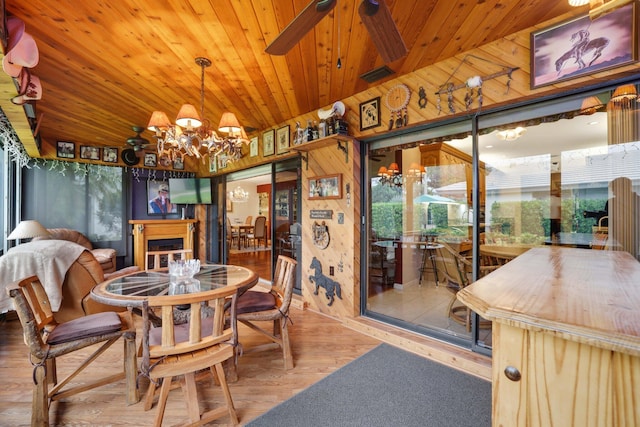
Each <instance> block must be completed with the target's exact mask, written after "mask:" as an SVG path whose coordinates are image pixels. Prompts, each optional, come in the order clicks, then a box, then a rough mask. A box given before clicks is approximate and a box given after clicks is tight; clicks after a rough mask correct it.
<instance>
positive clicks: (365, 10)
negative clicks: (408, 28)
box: [358, 0, 409, 63]
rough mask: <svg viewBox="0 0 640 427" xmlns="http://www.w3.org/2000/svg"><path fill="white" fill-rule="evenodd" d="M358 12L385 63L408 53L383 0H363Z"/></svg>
mask: <svg viewBox="0 0 640 427" xmlns="http://www.w3.org/2000/svg"><path fill="white" fill-rule="evenodd" d="M376 4H377V6H376ZM376 7H377V11H376ZM358 13H359V14H360V18H361V19H362V23H363V24H364V26H365V27H366V29H367V31H368V32H369V36H370V37H371V40H372V41H373V44H375V45H376V49H377V50H378V53H379V54H380V56H381V57H382V59H383V61H384V62H385V63H388V62H393V61H397V60H398V59H400V58H402V57H404V56H406V55H407V53H409V52H408V51H407V46H406V45H405V44H404V40H402V36H401V35H400V31H398V27H397V26H396V23H395V22H394V21H393V17H392V16H391V11H390V10H389V7H388V6H387V4H386V3H385V2H384V0H377V1H375V0H363V1H362V3H360V7H358Z"/></svg>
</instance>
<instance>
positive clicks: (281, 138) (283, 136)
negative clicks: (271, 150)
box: [276, 125, 289, 154]
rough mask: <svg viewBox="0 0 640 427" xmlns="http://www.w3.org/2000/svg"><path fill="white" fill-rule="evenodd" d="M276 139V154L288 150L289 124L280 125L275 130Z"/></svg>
mask: <svg viewBox="0 0 640 427" xmlns="http://www.w3.org/2000/svg"><path fill="white" fill-rule="evenodd" d="M276 140H277V141H278V154H283V153H286V152H287V151H289V125H286V126H282V127H281V128H279V129H278V131H277V132H276Z"/></svg>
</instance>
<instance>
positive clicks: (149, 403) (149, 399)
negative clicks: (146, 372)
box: [144, 381, 156, 411]
mask: <svg viewBox="0 0 640 427" xmlns="http://www.w3.org/2000/svg"><path fill="white" fill-rule="evenodd" d="M155 394H156V383H155V382H153V381H149V388H148V389H147V394H146V395H145V398H144V410H145V411H148V410H149V409H151V408H152V407H153V398H154V397H155Z"/></svg>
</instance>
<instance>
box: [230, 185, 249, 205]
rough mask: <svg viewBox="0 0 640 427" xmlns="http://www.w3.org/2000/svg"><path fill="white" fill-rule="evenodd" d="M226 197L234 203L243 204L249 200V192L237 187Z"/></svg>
mask: <svg viewBox="0 0 640 427" xmlns="http://www.w3.org/2000/svg"><path fill="white" fill-rule="evenodd" d="M227 197H228V198H229V200H231V201H232V202H234V203H244V202H246V201H247V200H249V192H248V191H246V190H245V189H244V188H242V187H240V186H239V185H238V186H237V187H236V188H234V189H233V190H231V191H229V192H228V193H227Z"/></svg>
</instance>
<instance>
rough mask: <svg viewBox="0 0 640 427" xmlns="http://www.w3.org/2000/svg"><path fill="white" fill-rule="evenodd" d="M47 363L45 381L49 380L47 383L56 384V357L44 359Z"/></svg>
mask: <svg viewBox="0 0 640 427" xmlns="http://www.w3.org/2000/svg"><path fill="white" fill-rule="evenodd" d="M46 364H47V381H48V382H49V384H53V385H55V384H58V371H57V370H56V369H57V366H56V359H55V358H51V359H47V361H46Z"/></svg>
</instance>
